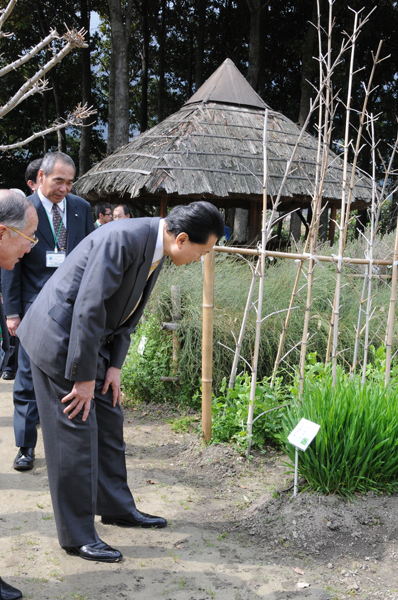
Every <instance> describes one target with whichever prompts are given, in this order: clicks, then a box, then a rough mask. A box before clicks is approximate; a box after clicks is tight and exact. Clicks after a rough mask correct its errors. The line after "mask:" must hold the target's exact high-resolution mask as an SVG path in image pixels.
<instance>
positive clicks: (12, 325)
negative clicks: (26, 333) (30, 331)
mask: <svg viewBox="0 0 398 600" xmlns="http://www.w3.org/2000/svg"><path fill="white" fill-rule="evenodd" d="M20 322H21V319H20V318H19V317H13V318H12V319H7V329H8V331H9V332H10V335H17V334H16V331H17V327H18V325H19V324H20Z"/></svg>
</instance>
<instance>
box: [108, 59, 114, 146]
mask: <svg viewBox="0 0 398 600" xmlns="http://www.w3.org/2000/svg"><path fill="white" fill-rule="evenodd" d="M115 82H116V65H115V56H114V54H113V52H111V59H110V64H109V82H108V137H107V140H106V153H107V154H108V155H109V154H112V152H113V151H114V150H116V146H115V121H116V99H115V93H116V92H115Z"/></svg>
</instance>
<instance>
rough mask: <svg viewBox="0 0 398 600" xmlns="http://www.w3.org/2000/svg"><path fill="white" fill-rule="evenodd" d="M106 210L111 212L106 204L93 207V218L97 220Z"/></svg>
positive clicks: (109, 206) (110, 208)
mask: <svg viewBox="0 0 398 600" xmlns="http://www.w3.org/2000/svg"><path fill="white" fill-rule="evenodd" d="M107 208H109V210H110V211H111V212H112V207H111V205H110V204H109V203H108V202H98V204H96V205H95V218H96V219H99V216H100V215H105V211H106V209H107Z"/></svg>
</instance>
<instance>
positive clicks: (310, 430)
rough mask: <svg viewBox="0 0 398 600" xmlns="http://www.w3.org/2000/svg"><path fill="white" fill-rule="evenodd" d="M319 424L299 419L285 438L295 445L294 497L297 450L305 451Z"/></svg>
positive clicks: (295, 493)
mask: <svg viewBox="0 0 398 600" xmlns="http://www.w3.org/2000/svg"><path fill="white" fill-rule="evenodd" d="M320 428H321V426H320V425H317V423H313V422H312V421H308V420H307V419H301V421H300V422H299V423H298V425H296V427H295V428H294V429H293V431H292V432H291V433H290V434H289V435H288V437H287V439H288V441H289V442H290V443H291V444H292V446H294V447H295V449H296V452H295V461H294V497H296V496H297V474H298V451H299V450H302V452H305V451H306V450H307V448H308V446H309V445H310V444H311V442H312V440H313V439H314V437H315V436H316V434H317V433H318V431H319V430H320Z"/></svg>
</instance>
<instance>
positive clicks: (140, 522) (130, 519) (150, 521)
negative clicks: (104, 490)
mask: <svg viewBox="0 0 398 600" xmlns="http://www.w3.org/2000/svg"><path fill="white" fill-rule="evenodd" d="M101 523H103V524H104V525H119V526H120V527H144V528H146V529H149V528H150V527H156V528H157V529H161V528H162V527H166V525H167V521H166V519H163V518H162V517H155V516H153V515H148V514H147V513H143V512H140V511H139V510H137V509H136V508H134V510H133V511H132V512H131V513H130V514H128V515H117V516H114V517H101Z"/></svg>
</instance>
